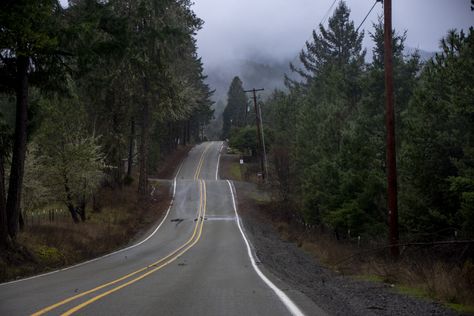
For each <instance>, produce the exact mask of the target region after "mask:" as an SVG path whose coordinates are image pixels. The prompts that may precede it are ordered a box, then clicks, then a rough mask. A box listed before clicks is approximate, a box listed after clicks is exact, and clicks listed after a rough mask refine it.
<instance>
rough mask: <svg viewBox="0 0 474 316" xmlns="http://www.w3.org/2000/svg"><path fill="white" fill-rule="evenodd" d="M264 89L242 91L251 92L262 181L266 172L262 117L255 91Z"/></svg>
mask: <svg viewBox="0 0 474 316" xmlns="http://www.w3.org/2000/svg"><path fill="white" fill-rule="evenodd" d="M263 90H265V89H263V88H262V89H255V88H253V89H252V90H244V92H252V93H253V105H254V108H255V118H256V121H257V146H258V151H259V156H260V168H261V170H262V179H263V180H265V179H266V177H267V172H266V161H267V157H266V152H265V148H264V146H265V142H264V140H263V128H262V117H261V115H260V114H261V112H260V108H259V106H258V104H257V91H263Z"/></svg>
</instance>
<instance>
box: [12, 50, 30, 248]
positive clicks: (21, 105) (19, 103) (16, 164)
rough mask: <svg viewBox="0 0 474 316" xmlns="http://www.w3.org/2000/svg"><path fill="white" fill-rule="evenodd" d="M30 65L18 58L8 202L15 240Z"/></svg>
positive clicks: (18, 212) (21, 57)
mask: <svg viewBox="0 0 474 316" xmlns="http://www.w3.org/2000/svg"><path fill="white" fill-rule="evenodd" d="M28 65H29V59H28V57H25V56H19V57H18V58H17V86H16V122H15V136H14V137H15V139H14V143H13V155H12V166H11V172H10V185H9V187H8V200H7V221H8V233H9V235H10V237H11V238H13V239H14V238H15V237H16V234H17V232H18V225H19V217H20V204H21V189H22V185H23V173H24V166H25V155H26V128H27V124H28Z"/></svg>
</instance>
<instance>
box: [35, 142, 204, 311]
mask: <svg viewBox="0 0 474 316" xmlns="http://www.w3.org/2000/svg"><path fill="white" fill-rule="evenodd" d="M209 147H210V145H209V144H208V145H207V146H206V148H205V149H204V151H203V152H202V154H201V156H200V159H199V161H198V164H197V167H196V171H195V173H194V180H199V175H200V173H201V169H202V165H203V163H204V157H205V155H206V152H207V151H208V150H209ZM178 173H179V170H178V172H177V175H178ZM175 181H176V178H175ZM198 183H199V193H200V197H199V199H200V203H199V208H198V213H197V217H196V225H195V227H194V231H193V234H192V235H191V237H190V238H189V239H188V240H187V241H186V242H185V243H184V244H183V245H181V246H180V247H178V248H177V249H175V250H174V251H173V252H171V253H170V254H168V255H167V256H165V257H163V258H161V259H159V260H157V261H155V262H153V263H152V264H150V265H148V266H146V267H143V268H141V269H138V270H136V271H134V272H131V273H129V274H126V275H124V276H122V277H120V278H118V279H115V280H113V281H111V282H107V283H105V284H102V285H99V286H97V287H95V288H93V289H90V290H87V291H84V292H82V293H79V294H77V295H74V296H71V297H68V298H66V299H64V300H62V301H60V302H58V303H55V304H53V305H50V306H47V307H45V308H43V309H41V310H39V311H37V312H35V313H33V314H32V315H33V316H39V315H44V314H45V313H48V312H50V311H52V310H54V309H56V308H58V307H60V306H62V305H65V304H67V303H69V302H72V301H74V300H77V299H79V298H81V297H84V296H86V295H89V294H92V293H94V292H97V291H99V290H102V289H104V288H107V287H109V286H111V285H114V284H117V283H120V282H122V281H125V280H127V279H129V278H131V277H133V276H136V275H137V274H140V273H142V272H144V271H146V270H148V269H150V268H152V267H156V268H154V269H152V270H150V271H148V272H146V273H144V274H142V275H140V276H138V277H135V278H134V279H132V280H129V281H127V282H125V283H123V284H121V285H119V286H116V287H114V288H112V289H110V290H108V291H106V292H104V293H101V294H99V295H97V296H95V297H93V298H91V299H89V300H87V301H86V302H84V303H81V304H79V305H77V306H76V307H74V308H71V309H70V310H68V311H67V312H65V313H64V314H62V315H71V314H73V313H75V312H77V311H78V310H80V309H82V308H84V307H85V306H87V305H89V304H91V303H93V302H95V301H97V300H99V299H101V298H103V297H105V296H107V295H109V294H111V293H113V292H116V291H118V290H120V289H122V288H124V287H126V286H128V285H130V284H133V283H135V282H137V281H139V280H141V279H143V278H145V277H146V276H148V275H150V274H152V273H154V272H156V271H158V270H160V269H161V268H163V267H165V266H167V265H168V264H170V263H172V262H173V261H175V260H176V259H178V258H179V257H180V256H181V255H182V254H184V253H185V252H186V251H188V250H189V249H190V248H191V247H193V246H194V245H195V244H196V243H197V242H198V241H199V239H200V238H201V233H202V228H203V226H204V217H205V213H206V183H205V182H204V181H202V180H199V182H198ZM175 188H176V185H174V188H173V190H175ZM168 210H169V209H168ZM167 213H168V212H167ZM165 218H166V216H165ZM163 221H164V219H163ZM163 221H162V222H163ZM159 226H161V225H159ZM159 226H158V227H157V228H156V229H155V231H154V232H153V233H152V234H151V235H150V236H148V237H147V238H146V239H145V240H143V241H142V242H140V243H138V244H136V245H134V247H135V246H138V245H139V244H141V243H143V242H145V241H146V240H147V239H148V238H150V237H152V236H153V234H154V233H155V232H156V231H157V230H158V228H159ZM198 226H199V228H198ZM196 232H198V235H197V237H196ZM126 249H127V248H126ZM183 249H184V250H183ZM123 250H125V249H123Z"/></svg>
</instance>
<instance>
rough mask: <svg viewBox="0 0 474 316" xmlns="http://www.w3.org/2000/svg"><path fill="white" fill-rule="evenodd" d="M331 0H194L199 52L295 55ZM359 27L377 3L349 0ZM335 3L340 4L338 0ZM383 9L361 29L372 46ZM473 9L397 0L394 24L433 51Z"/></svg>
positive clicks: (209, 59) (206, 56)
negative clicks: (374, 28)
mask: <svg viewBox="0 0 474 316" xmlns="http://www.w3.org/2000/svg"><path fill="white" fill-rule="evenodd" d="M332 2H333V0H221V1H214V0H196V2H195V5H194V6H193V9H194V11H195V12H196V14H197V15H198V16H199V17H200V18H202V19H203V20H204V21H205V24H204V27H203V29H202V30H201V31H199V33H198V36H197V38H198V46H199V53H200V55H201V56H202V57H203V60H204V63H205V64H207V65H212V66H215V65H221V66H225V63H226V62H227V61H229V60H232V59H245V58H247V57H248V56H268V58H270V59H279V60H281V59H286V58H291V57H293V56H295V53H296V52H298V51H299V50H300V49H301V48H302V47H303V45H304V42H305V41H306V40H308V39H309V38H310V36H311V32H312V30H313V29H314V28H316V27H317V25H318V24H319V22H320V21H321V20H322V18H323V16H324V15H325V14H326V12H327V11H328V8H329V7H330V5H331V4H332ZM346 3H347V4H348V6H349V7H350V8H351V10H352V13H351V19H352V20H354V23H355V25H356V27H357V26H358V25H359V23H360V22H361V21H362V19H363V18H364V16H365V15H366V14H367V12H368V11H369V9H370V7H371V6H372V4H373V3H374V2H373V1H371V0H347V1H346ZM336 5H337V4H336ZM382 13H383V9H382V5H381V4H377V5H376V8H375V9H374V11H373V12H372V13H371V15H370V16H369V18H368V19H367V21H366V22H365V23H364V26H363V27H362V29H365V30H366V38H365V40H364V45H365V46H366V47H371V43H370V38H369V36H368V32H367V31H370V29H371V27H372V22H373V21H376V20H377V16H378V15H381V14H382ZM472 21H474V13H472V12H471V10H470V1H469V0H451V1H447V0H417V1H413V0H396V1H393V25H394V27H395V28H396V29H397V30H398V31H399V32H403V30H405V29H406V30H408V37H407V42H406V45H407V46H411V47H415V48H420V49H423V50H427V51H434V50H436V49H437V48H438V43H439V40H440V39H441V37H442V36H444V35H445V34H446V32H447V30H448V29H451V28H457V29H460V28H464V29H467V28H468V27H469V26H472Z"/></svg>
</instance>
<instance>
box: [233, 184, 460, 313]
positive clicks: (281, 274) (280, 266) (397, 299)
mask: <svg viewBox="0 0 474 316" xmlns="http://www.w3.org/2000/svg"><path fill="white" fill-rule="evenodd" d="M235 187H236V190H237V199H238V204H239V209H238V210H239V212H240V216H241V217H242V221H243V224H244V228H245V231H246V234H247V235H248V237H249V238H250V240H251V242H252V244H253V246H254V248H255V251H256V255H257V257H258V259H259V260H260V261H261V262H262V264H263V265H264V266H265V268H266V269H268V270H270V271H271V272H272V273H273V274H274V275H275V276H276V277H278V278H280V279H281V280H283V281H284V282H285V283H287V284H288V285H289V286H291V287H293V288H294V289H296V290H298V291H300V292H302V293H304V294H305V295H306V296H307V297H309V298H310V299H311V300H313V301H314V302H315V303H316V305H318V306H319V307H320V308H321V309H323V310H325V311H326V312H327V313H329V314H331V315H458V314H457V313H456V312H454V311H452V310H450V309H447V308H445V307H444V306H442V305H441V304H439V303H436V302H433V301H430V300H428V299H418V298H413V297H409V296H406V295H403V294H399V293H396V292H394V290H393V289H392V286H391V285H390V284H385V283H381V282H370V281H361V280H355V279H353V278H351V277H347V276H342V275H339V274H337V273H335V272H333V271H331V270H329V269H327V268H324V267H323V266H321V265H320V264H319V263H318V262H317V261H316V260H315V258H314V257H313V256H312V255H311V254H309V253H307V252H305V251H304V250H302V249H301V248H298V246H297V245H296V244H295V243H292V242H288V241H285V240H282V239H281V238H280V236H279V233H278V231H277V230H276V229H275V228H274V227H273V225H272V223H271V222H270V220H269V219H267V218H266V217H265V216H263V215H262V214H261V213H259V211H258V207H257V206H256V205H255V201H254V200H253V199H252V197H255V194H256V192H257V191H258V190H257V189H256V187H255V185H253V184H249V183H243V182H235Z"/></svg>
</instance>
